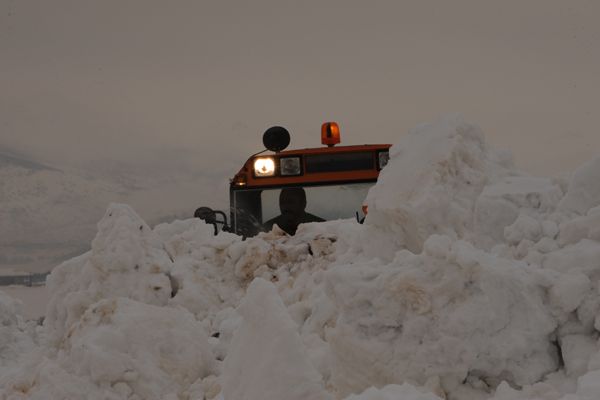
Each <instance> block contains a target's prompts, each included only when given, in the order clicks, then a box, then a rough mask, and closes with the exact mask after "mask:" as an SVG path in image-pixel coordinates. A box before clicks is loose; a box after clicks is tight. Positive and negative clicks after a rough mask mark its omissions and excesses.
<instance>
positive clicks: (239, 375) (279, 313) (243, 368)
mask: <svg viewBox="0 0 600 400" xmlns="http://www.w3.org/2000/svg"><path fill="white" fill-rule="evenodd" d="M238 311H239V313H240V314H241V315H242V317H243V318H244V322H243V323H242V325H241V327H240V328H239V330H238V331H237V332H236V333H235V335H234V337H233V341H232V342H231V346H230V349H229V353H228V355H227V358H226V359H225V364H224V370H223V376H222V382H223V395H224V398H226V399H228V400H241V399H244V400H263V399H289V400H295V399H297V400H303V399H315V400H318V399H331V396H329V395H328V394H327V393H326V392H325V389H324V388H323V383H322V382H321V377H320V375H319V374H318V373H317V371H316V370H315V368H314V367H313V366H312V365H311V364H310V362H309V360H308V358H307V356H306V351H305V349H304V345H303V344H302V340H301V339H300V336H299V334H298V327H297V326H296V324H295V323H294V322H293V321H292V319H291V318H290V316H289V314H288V312H287V310H286V308H285V305H284V304H283V301H282V300H281V298H280V297H279V295H278V294H277V290H276V289H275V287H274V286H273V285H272V284H271V283H269V282H267V281H265V280H263V279H260V278H257V279H255V280H254V281H253V282H252V283H251V285H250V287H249V288H248V292H247V294H246V297H245V298H244V300H243V302H242V304H241V305H240V306H239V309H238Z"/></svg>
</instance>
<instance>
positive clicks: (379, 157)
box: [195, 122, 390, 237]
mask: <svg viewBox="0 0 600 400" xmlns="http://www.w3.org/2000/svg"><path fill="white" fill-rule="evenodd" d="M340 141H341V138H340V129H339V126H338V125H337V124H336V123H335V122H326V123H324V124H323V125H322V127H321V142H322V144H324V145H326V147H316V148H308V149H299V150H284V149H285V148H286V147H287V146H288V144H289V142H290V136H289V133H288V131H287V130H286V129H285V128H283V127H279V126H275V127H272V128H269V129H268V130H267V131H266V132H265V133H264V135H263V143H264V145H265V147H266V149H267V150H264V151H262V152H260V153H257V154H254V155H252V156H251V157H250V158H249V159H248V160H247V161H246V162H245V163H244V165H243V166H242V168H241V169H240V170H239V172H238V173H237V174H235V176H234V177H233V178H232V179H231V183H230V190H229V193H230V224H229V225H228V224H227V219H226V218H225V215H224V213H221V215H222V216H223V218H224V221H217V220H216V218H215V214H214V212H212V210H210V209H208V208H206V207H201V208H200V209H198V210H196V214H195V216H197V217H200V218H202V219H205V220H206V221H207V222H210V223H213V224H214V225H215V232H216V231H217V228H216V224H217V223H222V224H223V229H224V230H228V231H231V232H234V233H236V234H239V235H241V236H244V237H250V236H254V235H256V234H257V233H259V232H262V231H267V230H270V229H271V227H272V225H273V221H275V222H276V223H277V224H278V225H280V224H281V222H279V221H281V220H280V219H278V218H281V216H282V215H283V214H284V213H285V210H284V207H285V204H283V201H285V200H283V198H284V197H285V194H284V193H291V192H292V191H294V192H296V193H297V192H304V194H303V196H304V197H305V199H304V204H303V207H304V208H305V210H303V211H304V212H305V215H310V216H311V217H315V218H313V219H311V220H312V221H322V220H326V221H329V220H335V219H345V218H357V219H358V220H359V221H360V220H361V219H362V218H364V213H365V212H366V208H365V207H364V206H363V203H364V200H365V197H366V195H367V192H368V190H369V188H370V187H371V186H372V185H373V184H374V183H375V182H376V181H377V178H378V176H379V172H380V171H381V169H382V168H383V167H384V166H385V165H386V164H387V162H388V159H389V148H390V145H389V144H365V145H355V146H336V145H337V144H339V143H340ZM268 150H270V151H271V153H268V154H266V152H267V151H268ZM292 188H294V189H292ZM300 188H301V189H300ZM290 189H292V190H290ZM282 191H283V193H282ZM199 210H200V211H199ZM211 212H212V213H211ZM278 216H279V217H278ZM305 221H309V220H305ZM281 225H283V224H281ZM280 227H281V228H283V229H284V230H285V231H286V232H288V233H290V234H293V233H294V232H295V228H293V229H292V230H291V231H290V230H288V229H286V228H284V227H283V226H280Z"/></svg>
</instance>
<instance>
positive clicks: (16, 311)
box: [0, 291, 36, 376]
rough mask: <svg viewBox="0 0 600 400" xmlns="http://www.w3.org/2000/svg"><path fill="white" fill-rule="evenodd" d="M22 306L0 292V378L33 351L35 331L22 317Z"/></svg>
mask: <svg viewBox="0 0 600 400" xmlns="http://www.w3.org/2000/svg"><path fill="white" fill-rule="evenodd" d="M22 308H23V304H22V303H21V302H20V301H18V300H15V299H13V298H11V297H10V296H8V295H7V294H5V293H4V292H2V291H0V376H2V375H3V372H4V371H5V370H6V369H8V367H10V366H12V365H13V364H14V363H16V362H17V361H18V360H19V358H20V357H21V356H22V355H23V354H25V353H28V352H29V351H31V350H33V349H35V347H36V344H35V341H34V337H35V331H34V326H33V325H32V324H31V323H27V322H25V321H24V319H23V317H22Z"/></svg>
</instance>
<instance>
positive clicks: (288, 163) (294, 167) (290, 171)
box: [279, 157, 300, 176]
mask: <svg viewBox="0 0 600 400" xmlns="http://www.w3.org/2000/svg"><path fill="white" fill-rule="evenodd" d="M279 171H280V174H281V175H282V176H283V175H287V176H290V175H300V157H285V158H280V159H279Z"/></svg>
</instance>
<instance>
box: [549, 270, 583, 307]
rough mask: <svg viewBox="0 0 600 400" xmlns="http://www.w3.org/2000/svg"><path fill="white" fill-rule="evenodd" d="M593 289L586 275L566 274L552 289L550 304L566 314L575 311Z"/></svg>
mask: <svg viewBox="0 0 600 400" xmlns="http://www.w3.org/2000/svg"><path fill="white" fill-rule="evenodd" d="M591 288H592V282H591V281H590V279H589V278H588V277H587V276H586V275H584V274H582V273H577V272H575V273H572V274H564V275H563V276H561V277H560V279H558V280H557V281H556V282H555V284H554V286H553V287H552V288H551V289H550V302H551V304H553V305H554V306H556V307H559V308H561V309H562V310H563V311H564V312H572V311H575V309H577V307H579V305H580V304H581V302H582V301H583V298H584V297H585V295H586V294H587V292H588V291H589V290H590V289H591Z"/></svg>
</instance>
